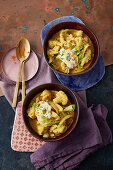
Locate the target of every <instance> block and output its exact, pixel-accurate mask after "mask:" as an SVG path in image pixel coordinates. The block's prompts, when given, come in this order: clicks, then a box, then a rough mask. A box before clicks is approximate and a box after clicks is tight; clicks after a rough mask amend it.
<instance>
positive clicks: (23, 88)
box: [22, 62, 25, 103]
mask: <svg viewBox="0 0 113 170" xmlns="http://www.w3.org/2000/svg"><path fill="white" fill-rule="evenodd" d="M24 98H25V79H24V62H23V64H22V103H23V102H24Z"/></svg>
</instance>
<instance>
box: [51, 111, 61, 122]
mask: <svg viewBox="0 0 113 170" xmlns="http://www.w3.org/2000/svg"><path fill="white" fill-rule="evenodd" d="M51 118H54V119H56V120H59V119H60V117H59V116H58V114H57V113H55V112H53V111H52V114H51Z"/></svg>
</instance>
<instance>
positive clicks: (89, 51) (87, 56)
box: [81, 49, 91, 67]
mask: <svg viewBox="0 0 113 170" xmlns="http://www.w3.org/2000/svg"><path fill="white" fill-rule="evenodd" d="M90 60H91V50H90V49H88V50H87V51H86V54H85V56H84V58H83V59H82V61H81V66H82V67H83V66H84V64H85V63H88V61H90Z"/></svg>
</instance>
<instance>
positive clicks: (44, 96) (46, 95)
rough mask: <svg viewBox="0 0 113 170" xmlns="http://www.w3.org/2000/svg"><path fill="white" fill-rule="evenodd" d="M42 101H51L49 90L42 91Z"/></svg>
mask: <svg viewBox="0 0 113 170" xmlns="http://www.w3.org/2000/svg"><path fill="white" fill-rule="evenodd" d="M41 97H42V100H51V92H50V91H49V90H44V91H43V92H42V94H41Z"/></svg>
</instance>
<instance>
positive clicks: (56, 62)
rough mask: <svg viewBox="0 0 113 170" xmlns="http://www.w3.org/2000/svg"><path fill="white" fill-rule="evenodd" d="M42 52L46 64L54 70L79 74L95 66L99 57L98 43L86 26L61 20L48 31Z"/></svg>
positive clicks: (67, 73) (65, 73) (60, 72)
mask: <svg viewBox="0 0 113 170" xmlns="http://www.w3.org/2000/svg"><path fill="white" fill-rule="evenodd" d="M43 52H44V56H45V59H46V61H47V63H48V65H49V66H50V68H51V69H52V70H54V71H55V72H57V73H59V74H64V75H80V74H83V73H86V72H87V71H89V70H90V69H92V68H93V67H94V66H95V64H96V62H97V60H98V57H99V43H98V40H97V38H96V36H95V34H94V33H93V32H92V31H91V30H90V29H89V28H88V27H87V26H85V25H83V24H80V23H76V22H63V23H59V24H56V25H54V26H53V27H52V28H51V29H50V30H49V31H48V33H47V35H46V36H45V39H44V43H43Z"/></svg>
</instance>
